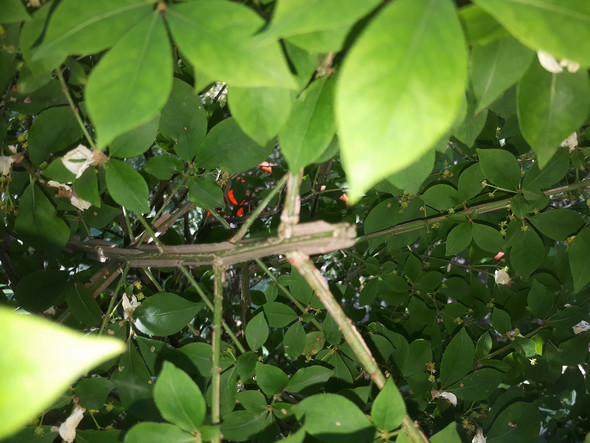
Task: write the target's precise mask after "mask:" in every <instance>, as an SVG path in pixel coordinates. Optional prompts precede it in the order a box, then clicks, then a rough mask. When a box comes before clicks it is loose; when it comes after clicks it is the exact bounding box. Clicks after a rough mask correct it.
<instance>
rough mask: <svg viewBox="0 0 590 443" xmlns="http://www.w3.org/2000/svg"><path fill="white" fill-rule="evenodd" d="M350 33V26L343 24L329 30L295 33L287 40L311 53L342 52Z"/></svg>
mask: <svg viewBox="0 0 590 443" xmlns="http://www.w3.org/2000/svg"><path fill="white" fill-rule="evenodd" d="M349 33H350V26H343V27H340V28H334V29H329V30H327V31H315V32H309V33H307V34H298V35H294V36H291V37H289V38H287V41H288V42H290V43H293V44H294V45H296V46H297V47H299V48H301V49H304V50H305V51H307V52H309V53H310V54H327V53H329V52H340V50H341V49H342V48H343V47H344V44H345V43H346V37H347V36H348V34H349Z"/></svg>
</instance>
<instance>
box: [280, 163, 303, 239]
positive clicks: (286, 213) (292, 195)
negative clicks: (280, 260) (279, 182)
mask: <svg viewBox="0 0 590 443" xmlns="http://www.w3.org/2000/svg"><path fill="white" fill-rule="evenodd" d="M302 178H303V168H301V169H300V170H299V171H298V172H297V173H295V174H294V173H293V172H289V179H288V180H287V195H286V196H285V207H284V209H283V212H282V213H281V224H280V225H279V237H280V238H290V237H291V236H292V235H293V234H292V233H293V227H294V226H295V225H296V224H297V223H299V210H300V209H301V196H300V195H299V188H300V186H301V179H302Z"/></svg>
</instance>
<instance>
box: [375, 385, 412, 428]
mask: <svg viewBox="0 0 590 443" xmlns="http://www.w3.org/2000/svg"><path fill="white" fill-rule="evenodd" d="M405 415H406V405H405V403H404V400H403V398H402V396H401V394H400V393H399V391H398V389H397V386H395V383H394V382H393V380H392V379H391V378H390V379H388V380H387V383H385V386H384V387H383V389H382V390H381V392H379V394H378V395H377V397H376V398H375V401H374V402H373V406H372V407H371V418H372V419H373V423H375V426H377V428H378V429H380V430H383V431H392V430H394V429H396V428H397V427H399V426H400V425H401V424H402V420H403V419H404V416H405Z"/></svg>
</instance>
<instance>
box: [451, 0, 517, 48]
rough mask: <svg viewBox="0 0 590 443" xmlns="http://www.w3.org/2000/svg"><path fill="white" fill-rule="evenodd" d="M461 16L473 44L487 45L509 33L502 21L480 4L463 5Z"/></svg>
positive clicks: (469, 40) (467, 35) (468, 37)
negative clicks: (498, 20)
mask: <svg viewBox="0 0 590 443" xmlns="http://www.w3.org/2000/svg"><path fill="white" fill-rule="evenodd" d="M459 18H460V19H461V23H462V24H463V28H464V29H465V34H466V35H465V36H466V37H467V42H468V43H470V44H471V45H487V44H489V43H492V42H493V41H494V40H496V39H499V38H502V37H506V36H508V35H509V34H508V31H506V30H505V29H504V28H503V27H502V25H501V24H500V23H498V22H497V21H496V20H495V19H494V18H493V17H492V16H491V15H490V14H488V13H487V12H485V11H484V10H483V9H481V8H480V7H479V6H476V5H472V4H471V5H466V6H463V7H462V8H461V9H460V10H459Z"/></svg>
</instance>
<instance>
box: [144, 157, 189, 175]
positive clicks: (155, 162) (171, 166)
mask: <svg viewBox="0 0 590 443" xmlns="http://www.w3.org/2000/svg"><path fill="white" fill-rule="evenodd" d="M143 170H144V171H145V172H147V173H148V174H151V175H153V176H154V177H156V178H157V179H158V180H170V179H171V178H172V176H173V175H174V174H178V173H181V172H183V171H184V163H183V162H182V160H181V159H179V158H178V157H175V156H173V155H157V156H155V157H152V158H150V159H149V160H148V161H147V163H146V164H145V166H144V168H143Z"/></svg>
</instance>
